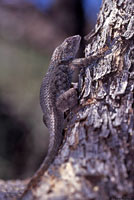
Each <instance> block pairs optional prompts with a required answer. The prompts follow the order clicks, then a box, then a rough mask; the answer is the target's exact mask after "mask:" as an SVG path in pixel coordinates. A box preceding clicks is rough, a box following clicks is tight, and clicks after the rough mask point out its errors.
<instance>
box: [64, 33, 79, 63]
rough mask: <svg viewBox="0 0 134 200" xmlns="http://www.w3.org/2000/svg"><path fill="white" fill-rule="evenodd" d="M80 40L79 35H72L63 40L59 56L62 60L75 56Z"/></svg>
mask: <svg viewBox="0 0 134 200" xmlns="http://www.w3.org/2000/svg"><path fill="white" fill-rule="evenodd" d="M80 41H81V37H80V35H74V36H71V37H68V38H66V39H65V40H64V42H63V43H62V44H61V51H62V55H61V57H62V60H63V61H69V60H72V59H74V58H75V56H76V54H77V52H78V50H79V46H80Z"/></svg>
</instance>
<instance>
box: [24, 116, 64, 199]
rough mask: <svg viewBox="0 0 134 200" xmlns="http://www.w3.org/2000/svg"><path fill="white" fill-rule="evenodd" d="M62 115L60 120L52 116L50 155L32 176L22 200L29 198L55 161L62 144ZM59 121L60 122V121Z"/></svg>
mask: <svg viewBox="0 0 134 200" xmlns="http://www.w3.org/2000/svg"><path fill="white" fill-rule="evenodd" d="M61 115H63V114H62V113H59V115H58V118H56V119H53V116H55V115H52V117H51V119H50V124H51V125H50V126H49V127H50V128H48V129H49V132H50V142H49V147H48V154H47V156H46V157H45V159H44V161H43V162H42V164H41V166H40V168H39V169H38V170H37V171H36V173H35V174H34V175H33V176H32V178H31V180H30V181H29V183H28V185H27V187H26V190H25V191H24V193H23V195H22V197H21V200H23V199H25V196H27V193H28V192H29V191H30V190H31V189H33V188H35V187H36V186H37V184H38V182H39V181H40V180H41V178H42V176H43V174H44V173H45V171H46V170H47V169H48V168H49V166H50V164H51V163H52V162H53V161H54V159H55V156H56V154H57V152H58V150H59V147H60V145H61V142H62V137H63V136H62V130H63V127H61V126H63V124H62V117H63V116H61ZM58 119H59V120H58Z"/></svg>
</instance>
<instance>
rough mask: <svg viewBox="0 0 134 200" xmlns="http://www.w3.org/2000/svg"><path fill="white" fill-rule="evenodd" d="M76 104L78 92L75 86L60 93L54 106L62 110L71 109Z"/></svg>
mask: <svg viewBox="0 0 134 200" xmlns="http://www.w3.org/2000/svg"><path fill="white" fill-rule="evenodd" d="M77 104H78V94H77V91H76V89H75V88H70V89H69V90H67V91H66V92H64V93H63V94H61V95H60V96H59V97H58V98H57V101H56V107H57V108H58V109H59V110H61V111H62V112H66V111H67V110H70V109H72V108H73V107H74V106H76V105H77Z"/></svg>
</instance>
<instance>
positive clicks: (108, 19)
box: [3, 0, 134, 200]
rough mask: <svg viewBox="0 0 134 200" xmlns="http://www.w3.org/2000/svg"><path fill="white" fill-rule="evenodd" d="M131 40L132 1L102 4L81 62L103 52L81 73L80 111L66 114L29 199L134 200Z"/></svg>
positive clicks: (109, 0)
mask: <svg viewBox="0 0 134 200" xmlns="http://www.w3.org/2000/svg"><path fill="white" fill-rule="evenodd" d="M133 39H134V1H133V0H118V1H115V0H103V5H102V8H101V10H100V14H99V16H98V21H97V24H96V26H95V29H94V31H93V32H92V33H91V34H90V35H88V36H86V40H87V41H88V45H87V46H86V49H85V57H86V58H88V57H89V56H90V54H92V53H95V54H97V53H98V52H99V53H100V52H101V51H104V50H105V51H106V53H105V55H104V56H103V57H101V58H96V61H93V62H91V63H88V65H87V66H86V65H85V66H84V67H83V68H82V70H81V72H80V76H79V96H80V101H79V108H77V109H76V110H74V111H72V113H70V114H69V116H68V124H67V129H66V131H65V137H64V142H63V145H62V147H61V149H60V151H59V154H58V156H57V157H56V159H55V161H54V163H53V164H52V165H51V166H50V168H49V170H48V172H46V173H45V174H44V176H43V177H42V180H41V182H40V183H39V184H38V186H37V188H36V189H35V190H32V191H30V192H29V197H30V198H31V196H32V195H33V198H32V199H38V200H43V199H45V200H47V199H53V200H54V199H58V200H60V199H62V200H64V199H68V200H86V199H87V200H97V199H98V200H107V199H116V198H124V199H125V198H126V199H127V198H130V199H133V198H134V189H133V188H134V168H133V163H134V110H133V109H134V102H133V98H134V95H133V92H134V40H133ZM18 187H19V186H18ZM20 192H21V191H20ZM10 193H11V192H10ZM18 195H19V192H18ZM16 196H17V195H16ZM30 198H29V199H30ZM3 199H4V198H3ZM9 199H10V198H9Z"/></svg>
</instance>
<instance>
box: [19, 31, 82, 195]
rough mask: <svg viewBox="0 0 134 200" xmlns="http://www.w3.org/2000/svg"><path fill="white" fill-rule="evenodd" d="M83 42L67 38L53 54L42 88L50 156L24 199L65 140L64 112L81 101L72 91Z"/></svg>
mask: <svg viewBox="0 0 134 200" xmlns="http://www.w3.org/2000/svg"><path fill="white" fill-rule="evenodd" d="M80 41H81V37H80V36H79V35H75V36H71V37H68V38H66V39H65V40H64V41H63V43H62V44H61V45H59V46H58V47H57V48H56V49H55V51H54V52H53V55H52V58H51V61H50V65H49V68H48V72H47V73H46V75H45V77H44V78H43V81H42V84H41V88H40V105H41V108H42V111H43V121H44V124H45V125H46V126H47V128H48V130H49V134H50V139H49V147H48V153H47V156H46V158H45V159H44V161H43V162H42V164H41V166H40V167H39V169H38V170H37V171H36V173H35V174H34V175H33V177H32V178H31V180H30V182H29V183H28V185H27V187H26V190H25V191H24V194H23V195H22V198H21V199H28V196H27V194H28V191H29V190H30V189H33V188H35V187H36V185H37V183H38V181H39V180H40V179H41V177H42V176H43V174H44V172H45V171H46V170H47V169H48V168H49V166H50V165H51V163H52V162H53V161H54V159H55V157H56V155H57V152H58V150H59V147H60V145H61V142H62V139H63V135H62V131H63V128H64V113H65V111H67V110H68V109H71V108H72V107H74V106H75V105H76V104H77V102H78V97H77V91H76V89H75V88H71V82H72V69H71V67H70V65H71V62H72V60H73V59H74V58H75V57H76V54H77V52H78V50H79V46H80ZM61 102H62V103H61Z"/></svg>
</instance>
